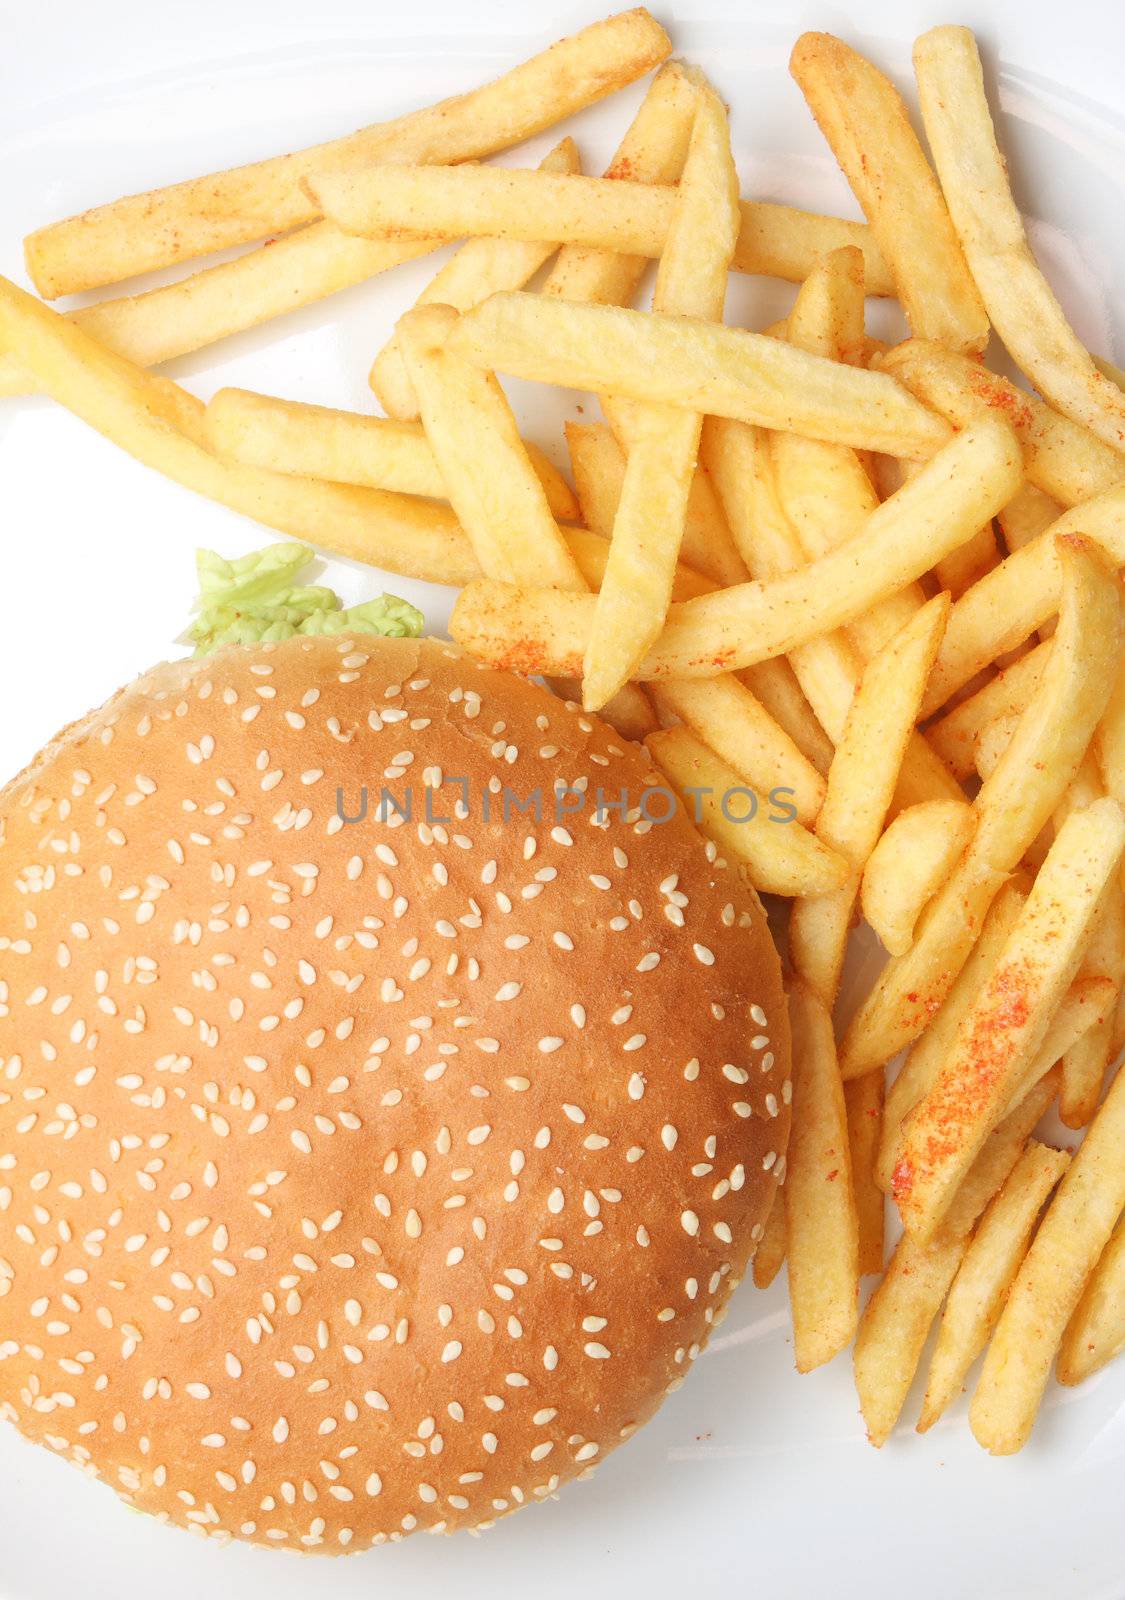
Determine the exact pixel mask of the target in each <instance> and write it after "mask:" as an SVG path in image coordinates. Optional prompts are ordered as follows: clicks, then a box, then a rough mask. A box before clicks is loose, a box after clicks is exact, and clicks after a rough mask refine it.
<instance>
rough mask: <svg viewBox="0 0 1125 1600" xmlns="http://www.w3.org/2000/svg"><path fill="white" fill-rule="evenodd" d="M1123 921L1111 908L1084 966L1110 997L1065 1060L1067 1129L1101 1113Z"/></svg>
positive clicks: (1124, 958)
mask: <svg viewBox="0 0 1125 1600" xmlns="http://www.w3.org/2000/svg"><path fill="white" fill-rule="evenodd" d="M1123 921H1125V918H1123V914H1122V908H1121V905H1120V903H1119V902H1118V903H1117V904H1115V905H1108V906H1106V908H1105V913H1104V915H1103V917H1102V920H1101V922H1100V923H1099V926H1098V927H1097V928H1096V929H1095V930H1094V938H1093V940H1092V942H1091V945H1090V950H1089V954H1088V956H1087V960H1086V966H1087V969H1088V971H1089V972H1090V974H1091V976H1092V977H1096V978H1101V979H1102V980H1103V982H1104V983H1105V985H1106V992H1105V994H1104V995H1103V996H1102V998H1101V999H1100V1001H1099V1007H1100V1009H1099V1011H1098V1014H1097V1015H1096V1016H1095V1017H1094V1018H1093V1019H1092V1020H1091V1022H1090V1026H1089V1027H1088V1028H1084V1029H1083V1030H1082V1032H1081V1034H1080V1035H1079V1036H1078V1038H1077V1039H1076V1040H1075V1041H1074V1043H1073V1044H1072V1045H1071V1046H1070V1048H1069V1049H1068V1050H1067V1052H1066V1054H1065V1055H1064V1056H1063V1057H1062V1087H1061V1089H1060V1090H1059V1118H1060V1120H1061V1121H1062V1123H1063V1125H1064V1126H1065V1127H1067V1128H1084V1127H1085V1126H1086V1124H1087V1123H1088V1122H1090V1121H1091V1119H1092V1118H1093V1116H1094V1113H1095V1112H1096V1111H1097V1109H1098V1101H1099V1099H1100V1098H1101V1092H1102V1084H1103V1082H1104V1080H1105V1073H1106V1068H1107V1066H1108V1065H1109V1063H1110V1062H1111V1061H1112V1060H1113V1055H1112V1054H1111V1050H1112V1045H1113V1024H1114V1018H1115V1016H1116V1012H1117V999H1118V996H1119V995H1120V993H1121V988H1122V973H1123V971H1125V954H1123V952H1125V928H1123V926H1122V924H1123Z"/></svg>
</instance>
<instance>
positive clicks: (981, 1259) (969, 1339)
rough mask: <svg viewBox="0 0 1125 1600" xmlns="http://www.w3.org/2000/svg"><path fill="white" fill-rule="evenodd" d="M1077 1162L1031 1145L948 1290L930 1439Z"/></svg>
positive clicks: (925, 1409) (924, 1420) (930, 1389)
mask: <svg viewBox="0 0 1125 1600" xmlns="http://www.w3.org/2000/svg"><path fill="white" fill-rule="evenodd" d="M1069 1163H1070V1157H1069V1156H1068V1155H1067V1154H1066V1153H1065V1152H1064V1151H1062V1150H1052V1149H1051V1148H1050V1147H1049V1146H1048V1145H1044V1144H1039V1143H1038V1141H1037V1140H1035V1139H1031V1140H1029V1142H1028V1145H1027V1149H1026V1150H1025V1151H1024V1153H1023V1155H1022V1156H1021V1157H1020V1159H1019V1161H1018V1162H1017V1163H1016V1166H1015V1169H1014V1170H1013V1172H1012V1174H1011V1176H1010V1177H1009V1178H1008V1181H1007V1182H1006V1183H1005V1185H1004V1187H1003V1188H1002V1189H1001V1190H1000V1193H999V1194H998V1195H997V1196H996V1198H995V1200H993V1202H992V1204H991V1205H990V1206H989V1208H988V1210H987V1211H986V1212H985V1214H984V1216H983V1218H982V1219H981V1223H980V1227H979V1228H978V1229H977V1231H976V1233H975V1234H974V1235H973V1239H972V1243H971V1244H970V1245H969V1247H968V1249H967V1250H966V1252H965V1256H964V1259H963V1260H962V1262H961V1266H960V1268H959V1269H958V1272H957V1276H956V1277H955V1278H954V1280H953V1285H952V1287H951V1289H950V1291H949V1298H948V1300H947V1301H946V1306H945V1310H944V1312H943V1314H942V1319H941V1328H940V1330H939V1333H938V1341H937V1345H936V1347H935V1349H934V1354H933V1358H932V1359H931V1362H930V1372H929V1378H928V1380H927V1383H926V1397H925V1399H924V1401H923V1402H922V1414H921V1416H920V1417H919V1419H918V1432H919V1433H926V1432H927V1431H928V1430H929V1429H930V1428H932V1427H933V1425H934V1423H935V1422H937V1420H938V1419H939V1417H940V1416H941V1414H942V1412H943V1411H945V1409H946V1407H947V1406H948V1405H949V1404H950V1402H951V1401H952V1400H954V1399H955V1398H956V1396H957V1394H958V1393H959V1392H960V1389H961V1385H962V1383H963V1382H964V1381H965V1375H966V1373H967V1372H968V1370H969V1368H970V1367H971V1366H972V1364H973V1362H974V1361H975V1360H976V1358H977V1356H979V1355H980V1353H981V1351H982V1350H983V1349H984V1347H985V1345H986V1344H987V1343H988V1341H989V1338H990V1337H991V1335H992V1331H993V1329H994V1328H995V1326H996V1324H997V1322H998V1321H999V1318H1000V1312H1001V1310H1002V1309H1003V1306H1004V1301H1005V1299H1006V1298H1007V1295H1008V1291H1009V1289H1010V1288H1011V1286H1012V1283H1013V1282H1014V1280H1015V1276H1016V1273H1017V1272H1018V1271H1019V1266H1020V1263H1021V1261H1022V1260H1023V1258H1024V1256H1025V1255H1026V1254H1027V1246H1028V1242H1029V1241H1030V1239H1031V1234H1032V1230H1033V1229H1034V1227H1035V1224H1036V1222H1037V1220H1038V1218H1039V1213H1040V1211H1041V1210H1042V1209H1043V1206H1044V1204H1045V1203H1046V1200H1047V1197H1048V1196H1049V1195H1050V1193H1051V1191H1052V1189H1054V1187H1055V1185H1056V1184H1057V1183H1058V1181H1059V1179H1060V1178H1061V1177H1062V1175H1063V1173H1064V1172H1065V1171H1066V1169H1067V1166H1068V1165H1069Z"/></svg>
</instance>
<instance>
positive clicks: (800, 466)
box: [770, 249, 925, 657]
mask: <svg viewBox="0 0 1125 1600" xmlns="http://www.w3.org/2000/svg"><path fill="white" fill-rule="evenodd" d="M863 313H864V282H863V261H862V258H861V257H860V255H859V252H858V251H856V250H849V249H845V250H835V251H833V252H832V254H831V255H829V256H825V257H824V259H823V260H822V261H820V262H818V263H817V265H816V266H815V267H814V268H813V270H812V272H811V273H810V274H809V276H808V277H807V278H806V279H805V282H804V283H803V284H802V285H801V289H800V292H799V293H798V295H797V299H796V301H795V302H794V304H793V309H792V310H791V312H790V313H789V317H788V321H787V325H786V336H787V338H788V339H789V342H790V343H791V344H794V345H796V346H797V347H798V348H799V349H801V350H805V351H807V352H808V353H809V354H810V355H818V356H823V357H825V358H826V359H827V360H830V361H851V362H853V363H855V362H856V361H857V358H858V357H861V356H862V351H863V342H864V336H863ZM770 456H771V459H772V462H773V472H774V479H775V481H776V485H777V497H778V501H779V502H780V505H781V508H782V510H783V512H784V513H785V515H786V517H787V518H788V519H789V521H790V522H791V523H792V525H793V527H794V528H795V529H796V532H797V535H798V538H799V539H800V541H801V546H802V548H803V550H804V553H805V555H806V556H807V557H808V559H809V560H815V559H816V558H817V557H818V556H821V555H824V554H825V553H826V552H827V551H828V550H833V549H835V547H836V546H837V545H838V544H841V543H842V542H843V541H844V540H845V539H848V538H850V537H851V535H852V534H853V533H854V532H855V530H856V528H857V527H858V526H859V525H860V523H861V522H862V521H863V519H864V518H865V517H868V516H870V515H871V513H872V512H873V511H874V510H875V509H876V507H877V506H878V504H879V497H878V495H877V494H876V493H875V489H874V486H873V485H872V482H871V479H870V477H869V476H868V474H867V470H866V468H865V467H864V465H863V462H862V461H861V460H860V458H859V456H858V455H857V454H856V452H855V451H854V450H851V449H849V448H848V446H847V445H839V444H828V443H826V442H825V441H824V440H823V439H806V438H803V437H802V436H801V435H800V434H797V433H785V432H778V433H774V434H772V435H771V436H770ZM924 600H925V595H924V594H923V593H922V590H921V589H920V588H919V587H918V586H917V585H911V586H909V587H908V588H906V589H903V590H901V591H900V592H899V593H898V594H896V595H892V596H891V597H890V598H889V599H887V600H884V601H883V602H882V603H881V604H880V605H879V606H877V607H873V608H872V610H871V611H869V612H865V613H864V614H863V615H862V616H859V617H857V618H856V619H855V621H854V622H853V623H852V624H851V627H850V628H849V630H848V631H849V637H850V638H851V640H852V642H853V643H854V644H855V646H856V648H857V649H858V650H859V651H860V653H861V654H862V655H863V656H865V657H866V656H869V655H871V654H872V653H873V651H875V650H878V649H879V648H880V646H882V645H884V644H886V642H887V640H888V639H889V638H891V636H892V635H893V634H895V633H897V632H898V630H899V629H900V628H901V627H904V626H905V624H906V623H907V622H908V621H909V619H910V617H911V615H912V614H913V612H915V611H917V610H918V608H919V606H921V605H922V603H923V601H924Z"/></svg>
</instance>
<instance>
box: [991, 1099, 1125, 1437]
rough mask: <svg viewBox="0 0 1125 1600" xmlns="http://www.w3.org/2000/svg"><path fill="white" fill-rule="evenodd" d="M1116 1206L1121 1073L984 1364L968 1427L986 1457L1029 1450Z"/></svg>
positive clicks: (1124, 1142) (1121, 1188) (1122, 1144)
mask: <svg viewBox="0 0 1125 1600" xmlns="http://www.w3.org/2000/svg"><path fill="white" fill-rule="evenodd" d="M1123 1208H1125V1072H1122V1073H1118V1075H1117V1077H1116V1078H1115V1080H1114V1082H1113V1085H1112V1087H1111V1088H1110V1091H1109V1094H1108V1095H1107V1096H1106V1098H1105V1100H1104V1101H1103V1103H1102V1107H1101V1110H1100V1111H1099V1112H1098V1114H1097V1116H1096V1117H1095V1118H1094V1120H1093V1122H1092V1123H1091V1124H1090V1127H1089V1129H1088V1131H1087V1133H1086V1137H1085V1138H1084V1139H1083V1141H1082V1143H1081V1144H1080V1145H1079V1147H1078V1151H1077V1154H1076V1155H1075V1157H1074V1160H1073V1161H1072V1162H1071V1165H1070V1168H1069V1170H1068V1171H1067V1173H1066V1176H1065V1177H1064V1178H1063V1181H1062V1183H1061V1184H1060V1185H1059V1189H1058V1192H1057V1193H1056V1195H1055V1197H1054V1199H1053V1200H1052V1202H1051V1204H1050V1206H1049V1208H1048V1210H1047V1214H1046V1216H1045V1217H1044V1218H1043V1221H1042V1223H1041V1224H1040V1227H1039V1232H1038V1233H1037V1234H1036V1236H1035V1238H1034V1240H1033V1241H1032V1245H1031V1248H1030V1250H1029V1251H1028V1253H1027V1255H1026V1256H1025V1257H1024V1261H1023V1265H1022V1266H1021V1267H1020V1270H1019V1273H1018V1275H1017V1277H1016V1281H1015V1283H1014V1284H1013V1285H1012V1291H1011V1293H1010V1295H1009V1296H1008V1302H1007V1304H1006V1306H1005V1307H1004V1310H1003V1313H1002V1314H1001V1317H1000V1321H999V1324H998V1326H997V1328H996V1332H995V1334H994V1335H993V1338H992V1343H991V1344H990V1345H989V1348H988V1354H987V1355H986V1356H985V1358H984V1370H983V1371H982V1373H981V1377H980V1383H979V1384H978V1385H977V1390H976V1393H975V1394H974V1396H973V1400H972V1404H971V1406H970V1407H969V1425H970V1427H971V1428H972V1430H973V1434H974V1437H975V1438H976V1440H977V1443H978V1444H981V1445H983V1446H984V1448H985V1449H986V1450H988V1451H991V1453H992V1454H993V1455H1011V1454H1012V1453H1013V1452H1014V1451H1016V1450H1021V1449H1022V1448H1023V1446H1024V1445H1025V1444H1026V1443H1027V1440H1028V1437H1029V1436H1030V1434H1031V1430H1032V1428H1033V1426H1034V1425H1035V1417H1036V1413H1037V1412H1038V1410H1039V1403H1040V1401H1041V1400H1042V1398H1043V1391H1044V1389H1045V1388H1046V1386H1047V1379H1048V1377H1049V1375H1050V1370H1051V1362H1052V1361H1053V1360H1054V1357H1055V1353H1056V1351H1057V1350H1058V1348H1059V1344H1060V1343H1061V1341H1062V1338H1063V1335H1064V1334H1065V1332H1066V1329H1067V1325H1068V1324H1069V1322H1070V1320H1071V1318H1072V1316H1073V1315H1074V1313H1075V1311H1076V1309H1077V1307H1078V1304H1079V1301H1080V1300H1081V1298H1082V1292H1083V1290H1084V1289H1085V1287H1086V1283H1087V1281H1088V1280H1089V1278H1090V1275H1091V1274H1092V1272H1093V1271H1094V1268H1095V1267H1096V1266H1097V1263H1098V1259H1099V1257H1100V1256H1101V1254H1102V1251H1103V1250H1104V1249H1105V1247H1106V1245H1107V1244H1108V1242H1109V1238H1110V1235H1111V1234H1112V1233H1113V1230H1114V1227H1115V1225H1116V1223H1117V1220H1118V1218H1119V1217H1120V1215H1121V1212H1122V1209H1123Z"/></svg>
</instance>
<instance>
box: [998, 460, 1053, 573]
mask: <svg viewBox="0 0 1125 1600" xmlns="http://www.w3.org/2000/svg"><path fill="white" fill-rule="evenodd" d="M1024 459H1025V460H1026V455H1025V458H1024ZM1064 509H1065V508H1064V507H1063V506H1061V505H1060V504H1059V502H1058V501H1057V500H1055V499H1053V498H1052V497H1051V496H1050V495H1049V494H1046V493H1045V492H1044V491H1043V490H1042V489H1037V488H1036V487H1035V485H1034V484H1033V483H1025V484H1024V486H1023V488H1022V489H1021V490H1020V491H1019V493H1018V494H1016V495H1013V497H1012V498H1011V500H1009V501H1008V504H1007V505H1006V506H1003V507H1001V510H1000V516H999V518H998V519H997V520H998V521H999V523H1000V531H1001V533H1002V534H1003V535H1004V543H1005V545H1006V546H1007V550H1008V554H1009V555H1011V554H1012V552H1013V551H1015V550H1022V549H1023V547H1024V545H1025V544H1030V543H1031V541H1032V540H1033V539H1037V538H1038V537H1039V535H1040V534H1041V533H1046V531H1047V529H1048V528H1049V527H1050V526H1051V524H1052V522H1057V521H1058V519H1059V518H1060V517H1061V516H1062V514H1063V510H1064Z"/></svg>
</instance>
